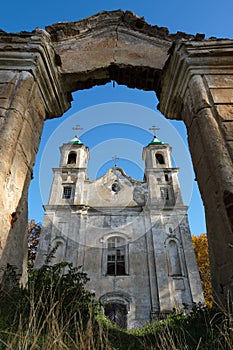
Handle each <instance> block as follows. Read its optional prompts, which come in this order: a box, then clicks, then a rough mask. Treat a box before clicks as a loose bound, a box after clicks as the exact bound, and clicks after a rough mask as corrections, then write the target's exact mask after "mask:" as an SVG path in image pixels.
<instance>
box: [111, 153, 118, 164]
mask: <svg viewBox="0 0 233 350" xmlns="http://www.w3.org/2000/svg"><path fill="white" fill-rule="evenodd" d="M112 159H113V160H114V167H116V166H117V159H119V158H118V157H117V155H116V154H115V156H113V157H112Z"/></svg>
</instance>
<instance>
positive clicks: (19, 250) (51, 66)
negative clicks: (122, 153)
mask: <svg viewBox="0 0 233 350" xmlns="http://www.w3.org/2000/svg"><path fill="white" fill-rule="evenodd" d="M55 58H56V56H55V53H54V51H53V49H52V47H51V44H50V38H49V35H48V34H47V33H46V32H44V31H43V30H36V31H34V32H32V33H19V34H14V35H9V34H6V33H1V35H0V188H1V196H0V268H1V271H3V270H4V268H5V266H6V264H7V263H8V264H11V265H14V266H16V267H17V273H18V274H19V275H20V276H21V282H22V283H24V281H25V278H26V266H27V235H26V227H27V210H28V209H27V196H28V187H29V184H30V180H31V177H32V172H33V165H34V162H35V156H36V153H37V150H38V147H39V142H40V137H41V132H42V128H43V123H44V120H45V119H46V118H51V117H56V116H60V115H61V114H62V113H63V112H64V111H65V110H66V109H67V108H68V107H69V103H68V102H67V101H66V98H65V97H64V93H63V92H62V88H61V83H60V77H59V72H58V69H57V66H56V60H55Z"/></svg>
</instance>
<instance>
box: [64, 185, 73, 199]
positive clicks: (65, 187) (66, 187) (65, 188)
mask: <svg viewBox="0 0 233 350" xmlns="http://www.w3.org/2000/svg"><path fill="white" fill-rule="evenodd" d="M68 189H69V191H70V192H69V197H68V196H67V194H65V191H66V190H68ZM71 198H72V186H63V191H62V199H71Z"/></svg>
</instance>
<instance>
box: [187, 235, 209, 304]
mask: <svg viewBox="0 0 233 350" xmlns="http://www.w3.org/2000/svg"><path fill="white" fill-rule="evenodd" d="M192 242H193V248H194V252H195V255H196V261H197V266H198V270H199V275H200V278H201V285H202V290H203V295H204V299H205V304H206V306H207V307H209V308H211V307H212V305H213V293H212V285H211V275H210V260H209V251H208V240H207V236H206V234H204V233H203V234H201V235H200V236H192Z"/></svg>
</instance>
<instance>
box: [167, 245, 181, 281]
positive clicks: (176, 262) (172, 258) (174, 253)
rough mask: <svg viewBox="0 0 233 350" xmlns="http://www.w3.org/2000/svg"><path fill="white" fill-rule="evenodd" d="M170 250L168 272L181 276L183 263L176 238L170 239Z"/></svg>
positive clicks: (168, 247)
mask: <svg viewBox="0 0 233 350" xmlns="http://www.w3.org/2000/svg"><path fill="white" fill-rule="evenodd" d="M167 250H168V273H169V275H170V276H181V275H182V272H181V263H180V255H179V250H178V246H177V243H176V241H175V240H174V239H171V240H169V242H168V245H167Z"/></svg>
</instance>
